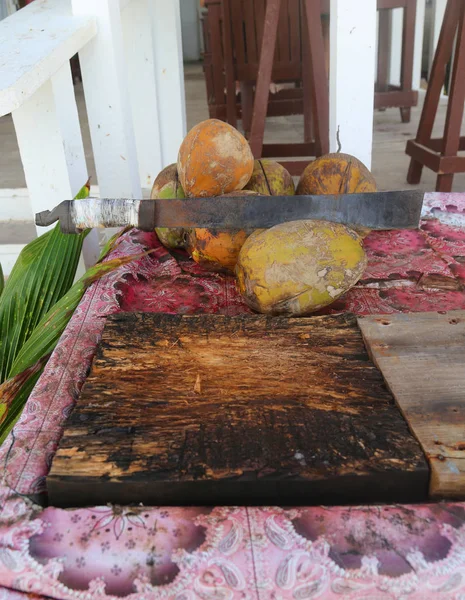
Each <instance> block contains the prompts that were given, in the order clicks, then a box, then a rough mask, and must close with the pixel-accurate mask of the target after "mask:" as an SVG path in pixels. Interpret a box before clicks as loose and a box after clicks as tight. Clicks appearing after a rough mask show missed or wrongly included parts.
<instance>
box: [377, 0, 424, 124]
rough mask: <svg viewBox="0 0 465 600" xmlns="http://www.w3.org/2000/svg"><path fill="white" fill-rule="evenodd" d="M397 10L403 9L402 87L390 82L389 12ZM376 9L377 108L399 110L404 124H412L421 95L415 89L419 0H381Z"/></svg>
mask: <svg viewBox="0 0 465 600" xmlns="http://www.w3.org/2000/svg"><path fill="white" fill-rule="evenodd" d="M394 8H403V9H404V21H403V35H402V65H401V75H400V86H397V85H391V84H389V80H388V77H389V62H390V51H391V15H390V11H391V10H393V9H394ZM377 9H378V12H379V36H378V77H377V81H376V87H375V109H381V110H382V109H385V108H393V107H398V108H399V109H400V115H401V119H402V122H403V123H409V122H410V113H411V108H412V106H416V105H417V104H418V92H417V91H414V90H412V73H413V54H414V48H415V21H416V12H417V0H378V1H377Z"/></svg>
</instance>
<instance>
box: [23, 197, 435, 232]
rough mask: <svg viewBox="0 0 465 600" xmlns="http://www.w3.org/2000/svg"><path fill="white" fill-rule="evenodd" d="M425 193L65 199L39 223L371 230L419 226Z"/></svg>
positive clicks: (73, 227)
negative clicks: (305, 223)
mask: <svg viewBox="0 0 465 600" xmlns="http://www.w3.org/2000/svg"><path fill="white" fill-rule="evenodd" d="M424 196H425V193H424V192H422V191H420V190H408V191H397V192H368V193H362V194H340V195H328V196H325V195H322V196H260V195H257V196H252V195H244V196H226V197H224V196H218V197H213V198H182V199H178V198H170V199H156V200H131V199H126V198H117V199H108V198H102V199H98V198H86V199H84V200H65V201H64V202H62V203H61V204H59V205H58V206H57V207H56V208H54V209H53V210H51V211H48V210H46V211H44V212H40V213H37V214H36V219H35V222H36V225H38V226H43V227H45V226H48V225H51V224H53V223H54V222H56V221H59V222H60V227H61V231H62V232H63V233H77V232H79V231H82V230H83V229H88V228H93V227H100V228H105V227H124V226H133V227H136V228H138V229H141V230H143V231H153V229H154V228H155V227H172V228H187V227H196V228H209V229H221V230H235V229H259V228H268V227H272V226H273V225H277V224H279V223H284V222H288V221H300V220H306V219H310V220H325V221H332V222H334V223H343V224H345V225H349V226H353V227H365V228H368V229H373V230H383V229H416V228H418V227H419V225H420V219H421V217H422V209H423V199H424Z"/></svg>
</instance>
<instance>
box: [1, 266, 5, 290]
mask: <svg viewBox="0 0 465 600" xmlns="http://www.w3.org/2000/svg"><path fill="white" fill-rule="evenodd" d="M4 287H5V278H4V277H3V269H2V265H1V264H0V296H1V295H2V292H3V288H4Z"/></svg>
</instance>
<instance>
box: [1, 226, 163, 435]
mask: <svg viewBox="0 0 465 600" xmlns="http://www.w3.org/2000/svg"><path fill="white" fill-rule="evenodd" d="M124 231H126V230H124ZM124 231H121V232H119V233H117V234H116V235H115V236H113V238H111V239H110V240H109V241H108V242H107V244H106V246H105V247H104V248H103V250H102V254H101V256H100V260H102V259H103V258H105V256H106V254H107V253H108V252H110V251H111V249H112V248H113V247H114V245H115V243H116V242H117V240H118V238H119V237H120V236H121V235H122V234H123V233H124ZM150 252H152V251H151V250H150V251H148V252H142V253H140V254H136V255H131V256H124V257H122V258H114V259H112V260H108V261H106V262H99V263H97V264H96V265H94V266H93V267H91V268H90V269H89V270H88V271H87V272H86V273H85V274H84V275H83V277H81V279H79V280H78V281H77V282H76V283H75V284H74V285H73V287H72V288H71V289H70V290H69V291H68V292H67V293H66V294H65V295H64V296H63V298H61V300H59V301H58V302H57V303H56V304H55V306H53V307H52V308H51V309H50V310H49V312H48V313H47V314H46V315H44V317H43V318H42V319H41V321H40V322H39V323H38V325H37V327H36V328H35V329H34V331H33V333H32V335H31V336H30V337H29V339H28V340H27V342H26V343H25V344H24V346H23V347H22V348H21V350H20V352H19V353H18V356H17V357H16V360H15V362H14V363H13V366H12V368H11V374H10V379H9V380H7V381H6V382H5V383H3V384H2V385H0V444H1V443H2V442H3V441H4V439H5V438H6V436H7V435H8V433H9V431H10V430H11V429H12V427H13V426H14V424H15V423H16V421H17V419H18V418H19V416H20V415H21V412H22V410H23V408H24V405H25V403H26V400H27V399H28V397H29V394H30V393H31V391H32V389H33V387H34V385H35V384H36V382H37V380H38V378H39V377H40V375H41V373H42V371H43V366H41V367H40V369H39V370H36V366H37V365H45V361H46V357H48V356H49V355H50V354H51V352H52V351H53V350H54V348H55V346H56V344H57V342H58V340H59V339H60V337H61V334H62V333H63V331H64V330H65V328H66V326H67V324H68V323H69V320H70V319H71V316H72V315H73V313H74V311H75V310H76V307H77V306H78V304H79V302H80V301H81V299H82V296H83V295H84V292H85V290H86V289H87V288H88V287H89V286H90V285H91V284H92V283H94V282H95V281H97V280H98V279H100V278H101V277H103V276H104V275H106V274H107V273H110V272H111V271H114V270H115V269H118V268H119V267H121V266H122V265H125V264H127V263H129V262H131V261H132V260H136V259H138V258H142V257H143V256H145V255H146V254H149V253H150ZM18 382H20V383H21V385H18ZM2 414H3V417H2Z"/></svg>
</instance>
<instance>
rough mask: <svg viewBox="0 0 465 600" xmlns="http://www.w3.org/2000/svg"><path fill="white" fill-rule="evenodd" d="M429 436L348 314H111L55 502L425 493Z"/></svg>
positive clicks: (61, 454) (62, 450)
mask: <svg viewBox="0 0 465 600" xmlns="http://www.w3.org/2000/svg"><path fill="white" fill-rule="evenodd" d="M428 478H429V471H428V467H427V464H426V461H425V459H424V456H423V453H422V452H421V449H420V446H419V444H418V443H417V441H416V440H415V439H414V437H413V436H412V435H411V434H410V432H409V430H408V427H407V424H406V423H405V421H404V420H403V418H402V416H401V414H400V412H399V410H398V409H397V407H396V406H395V404H394V401H393V398H392V396H391V395H390V393H389V392H388V391H387V389H386V388H385V385H384V383H383V379H382V376H381V374H380V373H379V371H378V370H377V369H376V368H375V367H374V366H373V364H372V363H371V361H370V359H369V357H368V354H367V352H366V350H365V346H364V343H363V339H362V336H361V333H360V330H359V328H358V326H357V321H356V319H355V318H354V317H352V316H347V315H341V316H327V317H312V318H301V319H285V318H267V317H264V316H250V315H246V316H240V317H225V316H215V315H202V316H189V317H187V316H183V317H182V316H172V315H157V314H146V313H136V314H135V313H126V314H124V313H123V314H118V315H113V316H112V317H110V318H109V319H108V321H107V323H106V327H105V330H104V333H103V339H102V342H101V344H100V346H99V350H98V354H97V356H96V359H95V361H94V364H93V367H92V371H91V373H90V375H89V377H88V379H87V382H86V384H85V386H84V388H83V390H82V392H81V396H80V398H79V400H78V403H77V406H76V408H75V409H74V411H73V413H72V414H71V416H70V417H69V419H68V422H67V424H66V427H65V431H64V435H63V438H62V440H61V443H60V445H59V448H58V451H57V454H56V456H55V457H54V460H53V464H52V469H51V471H50V474H49V476H48V481H47V483H48V490H49V500H50V502H51V504H52V505H55V506H79V505H81V506H82V505H93V504H96V503H97V504H99V503H106V502H114V503H123V504H127V503H136V502H143V503H145V504H176V505H185V504H188V505H189V504H203V505H205V504H206V505H209V504H242V505H253V504H268V505H269V504H280V505H284V504H287V505H289V504H291V505H292V504H299V505H302V504H319V503H326V504H341V503H352V502H362V501H363V502H370V501H376V502H391V501H398V502H401V501H402V502H403V501H405V502H407V501H420V500H424V499H425V497H426V495H427V487H428Z"/></svg>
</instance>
